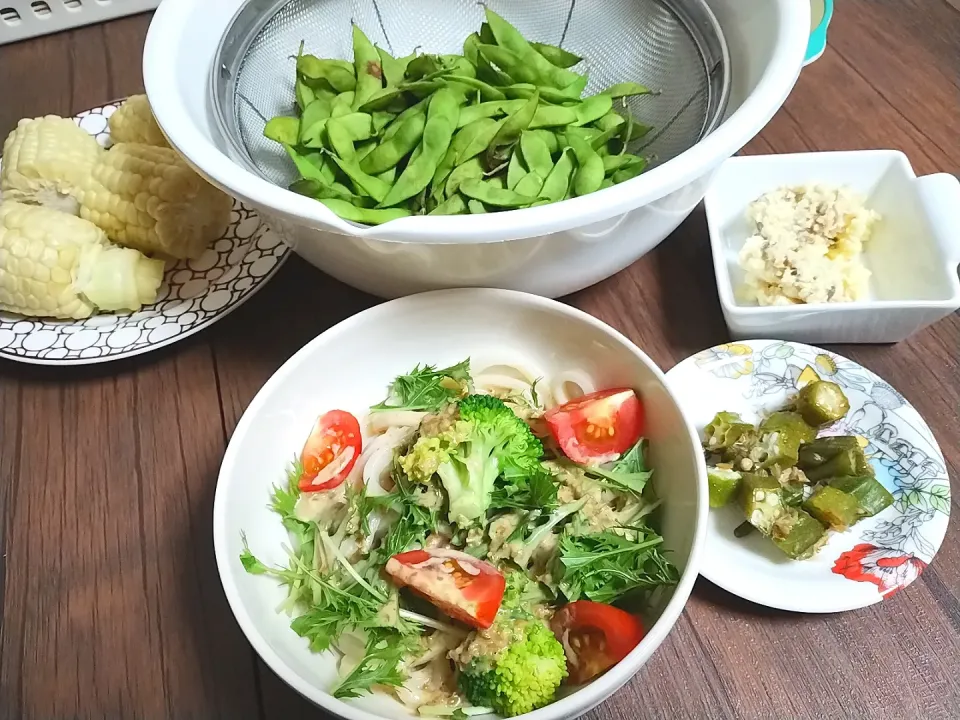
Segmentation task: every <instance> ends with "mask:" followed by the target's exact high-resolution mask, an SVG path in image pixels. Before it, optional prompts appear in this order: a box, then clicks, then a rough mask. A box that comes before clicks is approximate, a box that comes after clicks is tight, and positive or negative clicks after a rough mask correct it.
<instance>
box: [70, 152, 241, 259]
mask: <svg viewBox="0 0 960 720" xmlns="http://www.w3.org/2000/svg"><path fill="white" fill-rule="evenodd" d="M232 206H233V203H232V201H231V200H230V198H229V197H228V196H226V195H224V194H223V193H222V192H220V191H219V190H217V189H216V188H215V187H213V186H212V185H210V184H209V183H207V182H206V181H205V180H203V178H201V177H200V176H199V175H197V174H196V173H195V172H194V171H193V170H191V169H190V167H189V166H188V165H187V164H186V163H185V162H184V161H183V160H181V159H180V156H179V155H178V154H177V153H176V151H174V150H171V149H170V148H158V147H153V146H151V145H142V144H137V143H121V144H119V145H115V146H114V147H113V148H112V149H111V150H110V151H109V152H106V153H104V154H103V155H102V156H101V157H100V160H99V161H98V162H97V163H96V165H94V168H93V174H92V176H91V178H90V179H89V180H88V181H87V183H86V185H85V186H84V189H83V192H81V194H80V216H81V217H82V218H84V219H86V220H90V221H91V222H93V223H94V224H95V225H96V226H97V227H99V228H101V229H102V230H103V231H104V232H106V233H107V237H109V238H110V239H111V240H113V241H114V242H115V243H118V244H119V245H123V246H125V247H132V248H135V249H137V250H140V251H141V252H144V253H147V254H153V253H158V254H162V255H166V256H169V257H173V258H180V259H182V258H194V257H198V256H199V255H201V254H202V253H203V251H204V250H205V249H206V248H207V246H208V245H209V244H210V243H211V242H213V241H214V240H216V239H217V238H219V237H220V236H221V235H223V233H224V231H225V230H226V229H227V225H228V224H229V223H230V209H231V207H232Z"/></svg>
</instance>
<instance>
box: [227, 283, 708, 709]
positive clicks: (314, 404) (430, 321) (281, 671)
mask: <svg viewBox="0 0 960 720" xmlns="http://www.w3.org/2000/svg"><path fill="white" fill-rule="evenodd" d="M467 356H469V357H470V358H471V360H472V361H473V363H474V364H475V366H480V367H482V366H483V365H484V364H485V363H487V364H494V363H498V362H516V363H520V362H522V363H523V364H524V365H526V366H528V367H531V368H536V369H537V370H539V371H540V372H542V373H545V374H549V375H556V374H557V373H559V372H562V371H564V370H569V369H572V368H578V369H581V370H583V371H585V372H586V373H588V374H589V375H590V376H591V377H592V378H594V379H595V381H596V383H597V386H598V387H613V386H629V387H633V388H634V389H636V390H637V392H638V393H639V394H640V396H641V398H642V400H643V403H644V405H645V409H646V415H647V429H646V431H645V435H646V437H648V438H649V440H650V450H649V452H650V462H651V466H652V467H653V468H654V470H655V475H654V478H655V483H656V489H657V492H658V494H659V495H660V496H661V497H662V498H663V500H664V505H663V508H664V517H663V535H664V539H665V545H666V547H667V548H668V549H669V550H670V551H671V552H672V559H673V561H674V562H675V563H676V564H677V565H678V567H679V568H680V569H681V573H682V574H681V578H680V582H679V584H678V585H677V587H676V588H675V589H674V591H673V593H672V595H671V596H670V597H669V599H668V600H667V601H666V604H665V606H664V607H663V608H662V610H660V612H659V613H657V614H654V616H653V618H649V619H647V626H648V627H649V631H648V633H647V635H646V637H645V638H644V639H643V641H642V642H641V643H640V644H639V645H638V646H637V647H636V648H635V649H634V650H633V652H632V653H631V654H630V655H629V656H627V658H626V659H624V660H623V661H622V662H621V663H620V664H619V665H617V666H616V667H614V668H612V669H611V670H610V671H609V672H607V673H606V674H605V675H603V676H601V677H600V678H598V679H596V680H594V681H593V682H592V683H590V684H589V685H587V686H584V687H583V688H582V689H580V690H577V691H576V692H573V693H571V694H570V695H568V696H567V697H564V698H562V699H560V700H558V701H557V702H556V703H554V704H552V705H549V706H548V707H546V708H544V709H542V710H537V711H536V712H533V713H531V714H530V715H529V717H530V718H531V720H532V719H533V718H537V719H540V720H557V719H559V718H572V717H576V716H577V715H580V714H581V713H583V712H586V711H587V710H588V709H590V708H591V707H593V706H594V705H596V704H598V703H600V702H601V701H603V700H604V699H605V698H607V697H608V696H609V695H610V694H611V693H613V692H614V691H615V690H617V689H618V688H619V687H620V686H621V685H623V684H624V683H625V682H627V681H628V680H629V679H630V678H631V677H632V676H633V675H634V673H636V672H637V670H639V669H640V667H641V666H642V665H643V664H644V663H645V662H646V661H647V659H648V658H649V657H650V656H651V655H652V654H653V652H654V650H656V649H657V647H658V646H659V645H660V644H661V643H662V642H663V640H664V638H665V637H666V635H667V633H668V632H669V631H670V629H671V628H672V627H673V625H674V623H675V622H676V620H677V617H678V616H679V615H680V613H681V611H682V610H683V606H684V604H685V603H686V601H687V598H688V597H689V595H690V590H691V589H692V587H693V582H694V580H695V579H696V576H697V565H698V562H697V561H698V558H699V556H700V548H701V545H702V543H703V537H704V532H705V527H706V517H707V484H706V471H705V469H704V466H703V461H702V455H701V450H700V443H699V440H698V439H697V435H696V433H695V431H694V429H693V427H692V425H691V424H690V423H689V421H688V420H687V419H686V418H685V417H684V415H683V414H682V413H681V411H680V409H679V406H678V404H677V401H676V399H675V397H674V395H673V393H672V392H671V391H670V390H669V389H668V388H667V385H666V380H665V378H664V375H663V373H662V372H661V371H660V370H659V369H658V368H657V366H656V365H654V363H653V362H652V361H651V360H650V359H649V358H648V357H647V356H646V355H645V354H644V353H643V352H642V351H640V350H639V349H638V348H637V347H636V346H635V345H633V344H632V343H631V342H630V341H629V340H627V339H626V338H625V337H623V336H622V335H621V334H619V333H618V332H616V331H615V330H613V329H612V328H610V327H608V326H607V325H605V324H603V323H602V322H600V321H599V320H596V319H594V318H592V317H590V316H589V315H586V314H585V313H583V312H580V311H579V310H575V309H573V308H570V307H568V306H566V305H562V304H560V303H557V302H553V301H550V300H545V299H543V298H540V297H536V296H533V295H526V294H523V293H517V292H511V291H504V290H486V289H482V290H450V291H440V292H434V293H426V294H422V295H415V296H412V297H408V298H404V299H402V300H395V301H393V302H389V303H386V304H383V305H379V306H377V307H374V308H371V309H369V310H366V311H364V312H362V313H360V314H358V315H355V316H353V317H352V318H350V319H348V320H345V321H344V322H342V323H340V324H339V325H337V326H335V327H333V328H331V329H330V330H328V331H327V332H325V333H323V334H322V335H320V336H319V337H317V338H316V339H314V340H313V341H312V342H310V343H309V344H308V345H307V346H306V347H304V348H303V349H302V350H300V351H299V352H298V353H297V354H296V355H294V356H293V357H292V358H291V359H290V360H288V361H287V362H286V363H285V364H284V365H283V367H282V368H280V370H278V371H277V373H276V374H275V375H274V376H273V377H272V378H271V379H270V380H269V381H268V382H267V384H266V385H265V386H264V387H263V389H262V390H261V391H260V392H259V393H258V394H257V396H256V398H254V400H253V402H252V403H251V404H250V407H249V408H247V411H246V412H245V413H244V415H243V418H241V420H240V423H239V424H238V425H237V429H236V431H235V432H234V434H233V437H232V438H231V440H230V445H229V447H228V448H227V452H226V456H225V457H224V460H223V466H222V468H221V470H220V477H219V480H218V483H217V491H216V499H215V501H214V517H213V531H214V545H215V548H216V557H217V566H218V568H219V571H220V578H221V581H222V582H223V587H224V590H225V592H226V595H227V600H228V601H229V603H230V607H231V609H232V610H233V612H234V614H235V615H236V618H237V621H238V622H239V624H240V627H241V628H242V630H243V632H244V633H245V634H246V636H247V638H248V640H249V641H250V643H251V644H252V645H253V647H254V648H255V649H256V651H257V652H258V653H259V654H260V656H261V657H262V658H263V659H264V661H265V662H266V663H267V664H268V665H269V666H270V667H271V668H272V669H273V671H274V672H276V673H277V675H279V676H280V677H281V678H282V679H283V680H285V681H286V682H287V683H289V684H290V686H291V687H293V688H294V689H295V690H297V691H298V692H300V693H301V694H302V695H304V696H305V697H307V698H309V699H310V700H312V701H313V702H314V703H316V704H317V705H319V706H321V707H323V708H324V709H325V710H328V711H329V712H332V713H334V714H336V715H339V716H341V717H344V718H348V719H349V720H372V719H373V718H376V717H380V718H404V717H408V716H409V713H408V712H407V711H406V710H405V709H404V708H403V707H402V706H401V705H400V704H399V703H397V702H395V701H394V700H392V699H391V698H389V697H387V696H385V695H372V696H367V697H364V698H362V699H360V700H354V701H349V702H343V701H340V700H336V699H334V698H333V697H332V696H330V695H329V694H328V693H327V692H326V690H327V688H329V687H331V685H332V684H333V682H334V680H335V678H336V669H335V658H334V656H333V655H332V654H331V653H327V654H324V655H317V654H315V653H311V652H310V650H309V649H308V647H307V642H306V641H305V640H303V639H302V638H300V637H298V636H297V635H296V634H295V633H294V632H293V631H292V630H291V629H290V627H289V622H290V619H289V618H288V617H287V616H286V615H280V614H278V613H277V612H276V607H277V605H278V604H279V603H280V602H281V600H282V599H283V598H284V597H285V596H286V593H285V591H284V590H283V589H282V588H280V587H279V586H278V585H277V584H276V583H275V582H274V581H272V580H271V579H269V578H265V577H263V576H253V575H248V574H247V573H246V572H245V571H244V570H243V568H242V566H241V565H240V561H239V559H238V558H239V555H240V552H241V550H242V543H241V538H240V533H241V531H243V532H245V533H246V536H247V539H248V541H249V543H250V547H251V549H252V550H253V552H254V553H255V554H257V556H258V557H260V559H261V560H263V561H264V562H266V563H269V564H285V563H286V557H285V556H284V554H283V551H282V549H281V545H282V544H283V543H287V542H289V541H288V538H287V537H286V532H285V531H284V529H283V527H282V526H281V524H280V522H279V520H278V518H277V516H276V515H275V514H274V513H273V512H271V511H270V510H269V509H268V508H267V501H268V496H269V491H270V488H271V486H272V485H273V484H274V483H278V482H280V481H281V480H282V479H283V475H284V468H285V467H286V466H287V464H288V463H289V462H290V460H291V458H292V457H293V456H294V454H295V453H296V452H297V451H299V448H300V446H301V444H302V442H303V437H304V435H305V433H306V432H307V430H308V429H309V427H310V426H311V424H312V423H313V422H314V420H315V418H316V416H317V415H318V414H319V413H320V412H322V411H323V410H325V409H329V408H333V407H342V408H343V409H346V410H350V411H354V412H357V413H363V411H364V410H365V409H366V408H367V407H368V406H370V405H371V404H373V403H376V402H378V401H379V400H381V399H382V398H383V396H384V394H385V388H386V386H387V384H388V383H389V382H390V381H391V380H392V379H393V378H394V377H395V376H396V375H398V374H400V373H402V372H406V371H407V370H409V369H410V368H412V367H413V366H414V365H416V364H418V363H425V362H426V363H431V364H438V365H440V366H444V365H449V364H453V363H455V362H459V361H461V360H463V359H464V358H465V357H467ZM653 620H655V622H653ZM524 717H527V716H524Z"/></svg>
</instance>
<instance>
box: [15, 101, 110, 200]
mask: <svg viewBox="0 0 960 720" xmlns="http://www.w3.org/2000/svg"><path fill="white" fill-rule="evenodd" d="M103 152H104V150H103V148H101V147H100V145H98V144H97V141H96V139H94V137H93V136H92V135H90V134H88V133H87V132H86V131H85V130H82V129H81V128H80V127H78V126H77V124H76V123H75V122H73V120H68V119H66V118H61V117H57V116H55V115H47V116H46V117H41V118H35V119H32V120H31V119H29V118H26V119H24V120H21V121H20V122H19V123H18V124H17V127H16V129H15V130H13V132H11V133H10V134H9V135H8V136H7V139H6V141H5V142H4V143H3V168H2V170H0V191H2V192H3V196H4V198H6V199H7V200H16V201H19V202H29V203H39V204H41V205H46V206H48V207H51V208H56V209H60V210H63V211H64V212H69V213H72V214H74V215H76V214H77V212H78V210H79V205H78V203H77V197H78V194H79V188H80V187H81V186H82V185H83V183H84V182H85V181H86V179H87V178H88V177H89V176H90V172H91V171H92V169H93V166H94V164H95V163H96V162H97V158H99V157H100V156H101V155H102V154H103Z"/></svg>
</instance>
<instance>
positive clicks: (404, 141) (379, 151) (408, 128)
mask: <svg viewBox="0 0 960 720" xmlns="http://www.w3.org/2000/svg"><path fill="white" fill-rule="evenodd" d="M426 124H427V119H426V117H425V116H424V115H423V113H415V114H413V115H411V116H410V117H409V118H407V120H406V121H405V122H404V123H403V125H402V126H401V127H400V128H399V129H398V130H397V132H396V133H395V134H394V135H393V136H392V137H391V138H390V139H389V140H384V141H383V142H381V143H380V144H379V145H378V146H377V147H376V148H374V149H373V150H372V151H371V152H370V154H369V155H367V156H366V157H365V158H363V160H361V161H360V169H361V170H363V171H364V172H365V173H369V174H370V175H378V174H379V173H382V172H385V171H387V170H389V169H390V168H393V167H396V166H397V163H399V162H400V161H401V160H402V159H403V158H404V157H405V156H406V155H407V154H408V153H410V152H412V151H413V149H414V148H415V147H417V145H418V144H419V142H420V140H421V138H422V137H423V130H424V127H425V126H426Z"/></svg>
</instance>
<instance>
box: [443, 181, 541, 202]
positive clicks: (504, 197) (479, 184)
mask: <svg viewBox="0 0 960 720" xmlns="http://www.w3.org/2000/svg"><path fill="white" fill-rule="evenodd" d="M460 192H462V193H463V194H464V195H466V196H467V197H468V198H471V199H473V200H479V201H480V202H482V203H483V204H484V205H493V206H495V207H505V208H517V207H524V206H526V205H529V204H530V203H532V202H533V201H534V200H536V198H532V197H527V196H526V195H520V194H519V193H516V192H514V191H513V190H507V189H506V188H500V187H497V186H496V185H494V184H492V183H490V182H488V181H484V180H467V181H465V182H464V183H463V184H462V185H460Z"/></svg>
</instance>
